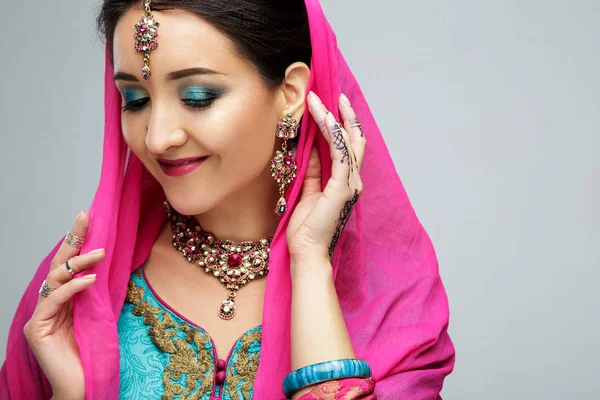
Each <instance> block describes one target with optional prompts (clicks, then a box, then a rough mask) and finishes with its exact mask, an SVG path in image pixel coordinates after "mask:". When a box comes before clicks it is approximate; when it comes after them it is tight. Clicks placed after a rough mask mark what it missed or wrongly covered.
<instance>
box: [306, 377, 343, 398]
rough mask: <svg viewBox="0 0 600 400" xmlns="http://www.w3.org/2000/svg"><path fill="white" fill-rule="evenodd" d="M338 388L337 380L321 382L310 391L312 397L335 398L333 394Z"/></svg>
mask: <svg viewBox="0 0 600 400" xmlns="http://www.w3.org/2000/svg"><path fill="white" fill-rule="evenodd" d="M339 390H340V383H339V382H338V381H328V382H323V383H321V384H320V385H319V386H317V387H315V388H314V389H313V390H311V391H310V394H311V395H312V396H313V399H320V400H335V394H336V393H337V392H338V391H339Z"/></svg>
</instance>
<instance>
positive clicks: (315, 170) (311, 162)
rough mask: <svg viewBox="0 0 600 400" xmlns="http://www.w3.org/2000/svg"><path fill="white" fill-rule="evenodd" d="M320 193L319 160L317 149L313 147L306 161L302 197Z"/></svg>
mask: <svg viewBox="0 0 600 400" xmlns="http://www.w3.org/2000/svg"><path fill="white" fill-rule="evenodd" d="M320 192H321V158H320V157H319V152H318V151H317V148H316V147H314V146H313V148H312V150H311V151H310V158H309V159H308V167H307V168H306V175H305V176H304V183H303V184H302V197H305V196H310V195H312V194H314V193H320Z"/></svg>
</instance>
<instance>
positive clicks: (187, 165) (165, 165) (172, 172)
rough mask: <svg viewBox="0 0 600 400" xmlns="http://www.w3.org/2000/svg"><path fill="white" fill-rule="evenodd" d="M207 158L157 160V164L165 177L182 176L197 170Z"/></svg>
mask: <svg viewBox="0 0 600 400" xmlns="http://www.w3.org/2000/svg"><path fill="white" fill-rule="evenodd" d="M207 158H208V157H190V158H180V159H178V160H164V159H159V160H158V163H159V164H160V168H161V169H162V170H163V172H164V173H165V175H168V176H184V175H187V174H189V173H190V172H192V171H193V170H195V169H196V168H198V167H199V166H200V165H202V163H203V162H204V160H206V159H207Z"/></svg>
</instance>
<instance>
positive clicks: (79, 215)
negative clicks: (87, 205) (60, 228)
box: [73, 210, 83, 224]
mask: <svg viewBox="0 0 600 400" xmlns="http://www.w3.org/2000/svg"><path fill="white" fill-rule="evenodd" d="M82 215H83V210H81V212H80V213H79V214H77V218H75V222H73V224H76V223H77V221H79V218H81V216H82Z"/></svg>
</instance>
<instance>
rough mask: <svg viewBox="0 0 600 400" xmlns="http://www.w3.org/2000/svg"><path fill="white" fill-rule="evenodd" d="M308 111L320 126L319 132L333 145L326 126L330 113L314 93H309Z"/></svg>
mask: <svg viewBox="0 0 600 400" xmlns="http://www.w3.org/2000/svg"><path fill="white" fill-rule="evenodd" d="M308 111H309V112H310V114H311V115H312V117H313V118H314V119H315V122H316V123H317V125H318V126H319V130H320V131H321V134H322V135H323V137H324V138H325V140H327V143H331V138H330V137H329V133H328V131H327V127H326V126H325V116H326V115H327V113H328V112H329V111H328V110H327V108H326V107H325V105H324V104H323V102H321V99H319V96H317V95H316V94H315V93H314V92H312V91H311V92H309V93H308Z"/></svg>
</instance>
